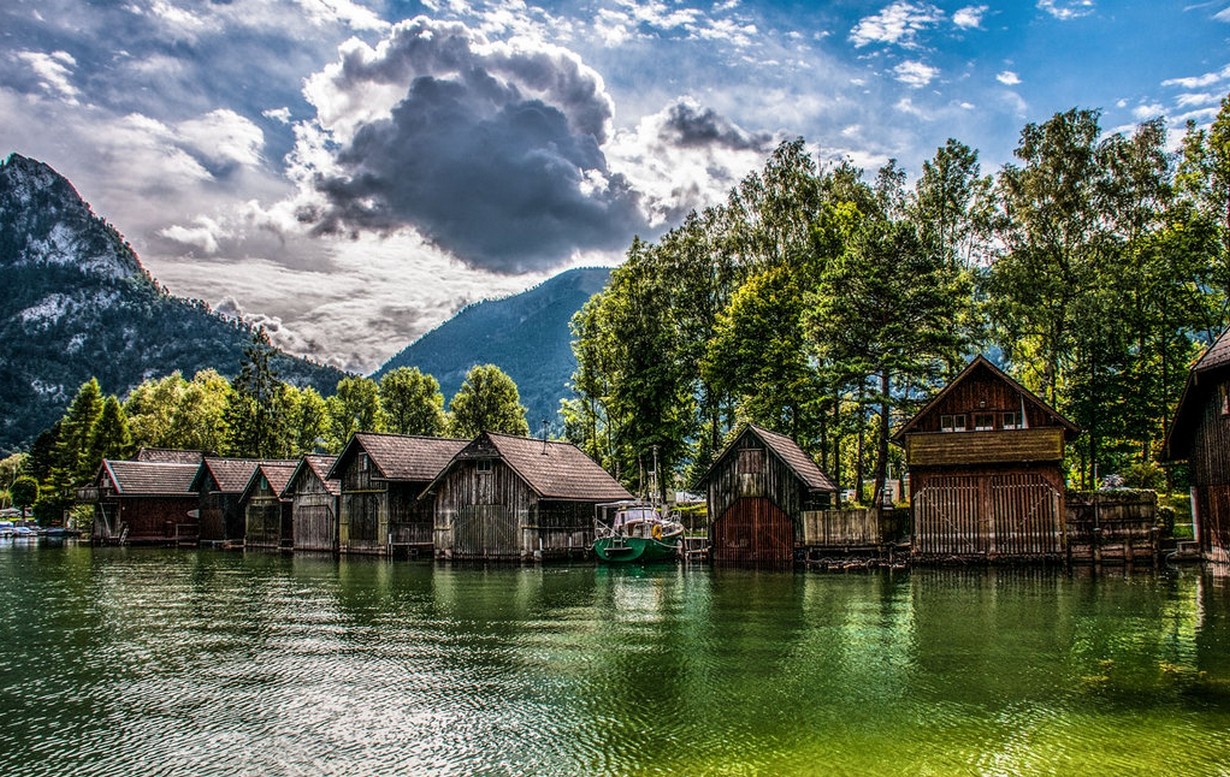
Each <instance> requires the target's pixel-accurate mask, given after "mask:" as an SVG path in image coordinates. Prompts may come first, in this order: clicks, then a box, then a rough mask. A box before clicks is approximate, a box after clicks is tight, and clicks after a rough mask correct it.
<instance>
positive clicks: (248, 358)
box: [226, 327, 282, 459]
mask: <svg viewBox="0 0 1230 777" xmlns="http://www.w3.org/2000/svg"><path fill="white" fill-rule="evenodd" d="M273 352H274V348H273V345H272V344H270V342H269V335H268V334H267V333H266V332H265V329H264V327H260V328H258V329H256V331H254V332H253V333H252V341H251V343H249V344H248V346H247V347H246V348H244V352H243V355H244V359H243V364H242V366H240V368H239V374H238V375H237V376H236V377H235V380H234V381H232V382H231V386H232V388H233V389H234V393H233V394H231V395H230V397H229V401H228V403H227V411H226V421H227V426H228V427H229V436H228V440H227V448H228V452H229V453H230V455H233V456H249V457H254V458H261V459H266V458H273V457H274V456H276V455H277V451H278V448H279V445H280V442H281V439H282V429H281V426H280V422H281V418H280V417H279V414H278V408H277V401H278V397H279V395H280V394H281V384H280V381H278V378H277V375H276V374H275V373H274V371H273V369H272V367H271V366H270V364H269V360H270V357H271V356H272V355H273Z"/></svg>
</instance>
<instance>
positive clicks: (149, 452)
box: [137, 448, 205, 464]
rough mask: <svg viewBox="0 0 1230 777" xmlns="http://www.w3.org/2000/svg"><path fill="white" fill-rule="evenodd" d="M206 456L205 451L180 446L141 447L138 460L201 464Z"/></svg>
mask: <svg viewBox="0 0 1230 777" xmlns="http://www.w3.org/2000/svg"><path fill="white" fill-rule="evenodd" d="M204 458H205V453H204V452H203V451H186V450H181V449H179V448H141V449H140V450H138V451H137V461H163V462H170V463H173V464H200V463H201V460H202V459H204Z"/></svg>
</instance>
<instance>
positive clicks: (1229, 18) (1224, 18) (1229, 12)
mask: <svg viewBox="0 0 1230 777" xmlns="http://www.w3.org/2000/svg"><path fill="white" fill-rule="evenodd" d="M1213 18H1214V19H1216V20H1217V21H1219V22H1230V6H1227V7H1225V8H1223V9H1221V10H1220V11H1218V12H1217V13H1215V14H1213Z"/></svg>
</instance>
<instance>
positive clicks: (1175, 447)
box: [1161, 329, 1230, 461]
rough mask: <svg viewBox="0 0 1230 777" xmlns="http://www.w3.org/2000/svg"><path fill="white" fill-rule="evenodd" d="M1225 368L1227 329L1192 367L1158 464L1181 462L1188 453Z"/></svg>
mask: <svg viewBox="0 0 1230 777" xmlns="http://www.w3.org/2000/svg"><path fill="white" fill-rule="evenodd" d="M1226 367H1230V329H1227V330H1226V331H1225V332H1222V333H1221V336H1219V337H1218V338H1217V339H1216V340H1214V341H1213V344H1212V345H1211V346H1209V350H1207V351H1205V352H1204V354H1203V355H1202V356H1201V357H1200V358H1199V359H1197V360H1196V362H1195V364H1193V365H1192V368H1191V371H1190V372H1189V373H1188V375H1187V384H1186V385H1184V386H1183V394H1182V395H1181V396H1180V397H1179V404H1178V407H1176V408H1175V414H1174V423H1173V424H1171V425H1170V430H1169V431H1168V432H1167V433H1166V442H1165V443H1164V445H1163V446H1162V456H1161V459H1162V461H1183V460H1184V459H1186V458H1187V457H1188V455H1189V454H1190V453H1191V447H1192V442H1193V435H1194V434H1195V429H1196V427H1197V426H1198V425H1199V423H1200V418H1201V417H1202V415H1203V414H1204V408H1205V403H1206V402H1208V401H1209V398H1210V396H1211V395H1212V393H1213V390H1214V388H1215V387H1216V386H1217V384H1218V382H1220V381H1221V380H1223V379H1224V377H1225V375H1224V373H1225V372H1226V370H1225V369H1224V368H1226Z"/></svg>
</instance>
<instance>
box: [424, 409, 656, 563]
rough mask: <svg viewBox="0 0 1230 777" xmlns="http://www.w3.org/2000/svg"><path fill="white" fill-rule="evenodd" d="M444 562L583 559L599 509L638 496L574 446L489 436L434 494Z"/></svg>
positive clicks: (440, 479)
mask: <svg viewBox="0 0 1230 777" xmlns="http://www.w3.org/2000/svg"><path fill="white" fill-rule="evenodd" d="M433 496H434V501H435V539H436V542H435V551H436V557H437V558H446V559H493V560H528V559H543V558H551V557H560V556H567V555H580V554H584V553H586V552H588V549H589V546H590V544H591V543H592V541H593V532H594V509H595V507H596V505H598V504H599V503H602V502H616V501H619V500H623V499H631V498H632V495H631V494H629V493H628V491H627V489H625V488H624V487H623V486H621V485H620V484H619V482H618V481H616V480H615V478H613V477H611V476H610V475H609V474H607V473H606V471H605V470H603V469H602V467H600V466H598V465H597V464H596V463H595V462H594V460H593V459H591V458H590V457H589V456H586V455H585V453H584V452H582V451H581V449H580V448H577V447H576V446H575V445H573V444H571V443H567V442H557V441H549V440H540V439H539V440H536V439H531V438H528V437H514V436H512V435H507V434H497V433H495V432H483V433H482V434H480V435H479V436H478V437H476V438H475V439H474V440H473V441H472V442H470V443H469V444H468V445H466V446H465V447H464V449H462V450H461V451H460V452H459V453H457V455H456V456H455V457H454V458H453V460H452V461H451V462H450V463H449V464H448V466H447V467H446V468H444V470H443V471H442V472H440V474H439V475H438V476H437V477H436V479H435V480H434V481H433V482H432V483H431V484H430V485H429V486H428V488H427V490H426V495H425V499H431V498H432V497H433Z"/></svg>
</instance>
